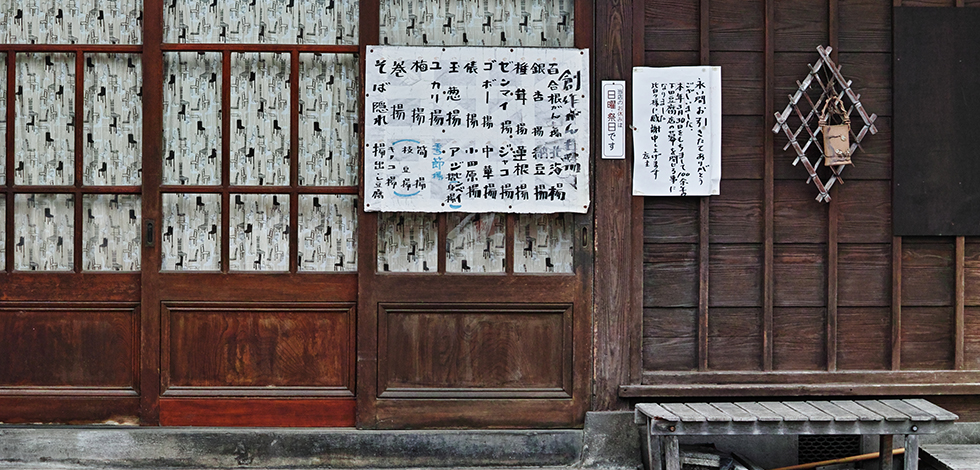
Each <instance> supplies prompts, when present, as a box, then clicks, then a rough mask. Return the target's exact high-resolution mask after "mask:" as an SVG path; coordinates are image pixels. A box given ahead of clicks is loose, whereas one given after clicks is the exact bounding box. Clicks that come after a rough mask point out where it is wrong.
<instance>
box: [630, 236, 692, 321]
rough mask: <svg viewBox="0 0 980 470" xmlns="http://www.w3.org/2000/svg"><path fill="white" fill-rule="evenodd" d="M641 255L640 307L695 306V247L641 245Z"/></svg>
mask: <svg viewBox="0 0 980 470" xmlns="http://www.w3.org/2000/svg"><path fill="white" fill-rule="evenodd" d="M643 251H644V253H643V306H644V307H694V306H696V305H697V304H698V247H697V245H686V244H685V245H682V244H671V245H644V247H643Z"/></svg>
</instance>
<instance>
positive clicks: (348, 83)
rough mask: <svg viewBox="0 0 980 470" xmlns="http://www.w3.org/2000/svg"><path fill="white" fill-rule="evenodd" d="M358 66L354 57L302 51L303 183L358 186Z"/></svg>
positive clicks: (301, 118)
mask: <svg viewBox="0 0 980 470" xmlns="http://www.w3.org/2000/svg"><path fill="white" fill-rule="evenodd" d="M357 70H358V59H357V56H356V55H335V54H301V55H300V64H299V75H300V88H299V89H300V92H299V93H300V94H299V100H300V101H299V184H301V185H306V186H355V185H357V162H358V160H359V157H360V152H359V149H360V145H358V142H359V141H360V139H359V138H358V135H357V102H358V98H359V96H360V88H359V86H360V85H359V84H358V77H357Z"/></svg>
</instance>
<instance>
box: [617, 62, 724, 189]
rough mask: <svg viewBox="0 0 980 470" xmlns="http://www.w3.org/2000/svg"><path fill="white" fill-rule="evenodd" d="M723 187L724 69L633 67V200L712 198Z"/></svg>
mask: <svg viewBox="0 0 980 470" xmlns="http://www.w3.org/2000/svg"><path fill="white" fill-rule="evenodd" d="M720 183H721V67H708V66H701V67H661V68H654V67H634V68H633V195H635V196H711V195H716V194H719V186H720Z"/></svg>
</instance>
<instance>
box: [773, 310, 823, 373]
mask: <svg viewBox="0 0 980 470" xmlns="http://www.w3.org/2000/svg"><path fill="white" fill-rule="evenodd" d="M772 317H773V333H772V342H773V368H774V369H776V370H824V369H826V367H827V310H826V309H824V308H777V309H773V314H772Z"/></svg>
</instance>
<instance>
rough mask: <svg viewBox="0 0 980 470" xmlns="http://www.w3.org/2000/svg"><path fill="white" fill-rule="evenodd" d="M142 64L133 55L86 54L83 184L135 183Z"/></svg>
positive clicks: (137, 181) (138, 176)
mask: <svg viewBox="0 0 980 470" xmlns="http://www.w3.org/2000/svg"><path fill="white" fill-rule="evenodd" d="M141 68H142V66H141V65H140V56H139V55H137V54H94V55H92V56H88V57H86V58H85V120H84V125H85V147H84V152H85V169H84V180H83V181H84V182H85V184H86V185H99V186H116V185H138V184H140V181H141V179H142V173H141V171H140V169H141V168H142V160H141V158H140V155H141V154H142V148H141V147H140V145H141V141H142V137H143V124H142V116H141V113H142V101H143V100H142V98H141V96H140V95H141V94H142V79H141Z"/></svg>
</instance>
